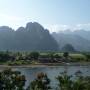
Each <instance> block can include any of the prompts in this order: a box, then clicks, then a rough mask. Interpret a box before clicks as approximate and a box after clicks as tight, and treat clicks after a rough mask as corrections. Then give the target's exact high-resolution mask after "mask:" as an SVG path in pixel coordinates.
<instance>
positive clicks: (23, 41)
mask: <svg viewBox="0 0 90 90" xmlns="http://www.w3.org/2000/svg"><path fill="white" fill-rule="evenodd" d="M0 50H16V51H19V50H20V51H55V50H58V44H57V42H56V41H55V40H54V38H53V37H52V36H51V35H50V33H49V31H48V30H47V29H44V28H43V26H41V25H40V24H39V23H37V22H34V23H32V22H29V23H27V24H26V27H19V28H18V29H17V30H16V31H15V30H13V29H11V28H9V27H8V26H2V27H0Z"/></svg>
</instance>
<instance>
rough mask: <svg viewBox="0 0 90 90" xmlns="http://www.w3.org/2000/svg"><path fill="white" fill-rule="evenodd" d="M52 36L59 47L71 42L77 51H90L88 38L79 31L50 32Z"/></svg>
mask: <svg viewBox="0 0 90 90" xmlns="http://www.w3.org/2000/svg"><path fill="white" fill-rule="evenodd" d="M52 36H53V37H54V38H55V40H56V41H57V42H58V44H59V48H60V49H62V47H63V46H64V45H66V44H71V45H72V46H73V47H74V48H75V49H76V50H77V51H90V40H89V39H86V38H84V35H82V36H81V35H80V34H79V33H76V32H73V33H72V32H67V31H64V32H59V33H52Z"/></svg>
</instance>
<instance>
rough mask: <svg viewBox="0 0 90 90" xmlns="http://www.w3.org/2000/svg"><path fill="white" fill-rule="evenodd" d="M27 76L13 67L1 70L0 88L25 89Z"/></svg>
mask: <svg viewBox="0 0 90 90" xmlns="http://www.w3.org/2000/svg"><path fill="white" fill-rule="evenodd" d="M25 81H26V79H25V76H24V75H21V73H20V72H19V71H12V70H11V69H7V70H4V71H2V72H0V88H2V89H0V90H24V85H25Z"/></svg>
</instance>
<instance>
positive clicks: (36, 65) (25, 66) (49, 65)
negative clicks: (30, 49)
mask: <svg viewBox="0 0 90 90" xmlns="http://www.w3.org/2000/svg"><path fill="white" fill-rule="evenodd" d="M54 66H55V67H56V66H57V67H58V66H90V62H82V63H81V62H78V63H44V64H42V63H39V64H28V65H0V68H29V67H31V68H32V67H54Z"/></svg>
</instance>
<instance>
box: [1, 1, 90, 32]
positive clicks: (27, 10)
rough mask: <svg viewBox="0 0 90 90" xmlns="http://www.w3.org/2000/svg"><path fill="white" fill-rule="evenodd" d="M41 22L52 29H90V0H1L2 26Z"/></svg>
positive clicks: (13, 26) (14, 26) (15, 26)
mask: <svg viewBox="0 0 90 90" xmlns="http://www.w3.org/2000/svg"><path fill="white" fill-rule="evenodd" d="M30 21H31V22H33V21H36V22H39V23H40V24H42V25H43V26H44V27H46V28H49V29H50V31H58V30H61V29H69V28H70V29H73V28H76V29H77V28H86V29H90V0H0V26H2V25H8V26H10V27H12V28H14V29H17V28H18V27H19V26H25V24H26V23H27V22H30Z"/></svg>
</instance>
